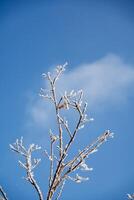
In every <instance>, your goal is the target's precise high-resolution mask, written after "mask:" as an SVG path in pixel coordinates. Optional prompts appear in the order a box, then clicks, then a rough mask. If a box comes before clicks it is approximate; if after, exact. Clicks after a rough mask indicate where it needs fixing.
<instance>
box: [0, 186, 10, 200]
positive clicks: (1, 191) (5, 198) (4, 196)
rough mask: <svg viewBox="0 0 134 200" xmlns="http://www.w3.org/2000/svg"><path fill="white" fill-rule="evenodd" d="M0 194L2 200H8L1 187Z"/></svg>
mask: <svg viewBox="0 0 134 200" xmlns="http://www.w3.org/2000/svg"><path fill="white" fill-rule="evenodd" d="M0 193H1V194H2V197H3V198H4V200H8V198H7V195H6V193H5V191H4V190H3V188H2V186H0Z"/></svg>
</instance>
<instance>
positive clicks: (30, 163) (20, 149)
mask: <svg viewBox="0 0 134 200" xmlns="http://www.w3.org/2000/svg"><path fill="white" fill-rule="evenodd" d="M10 148H11V150H12V151H14V152H16V153H18V154H20V155H22V156H24V158H25V163H24V162H22V161H20V160H19V161H18V162H19V164H20V166H21V167H22V168H24V169H25V170H26V177H25V179H26V180H27V181H28V182H30V183H31V184H32V185H33V187H34V188H35V190H36V192H37V194H38V196H39V200H43V194H42V192H41V189H40V187H39V185H38V184H37V182H36V180H35V178H34V172H33V170H34V169H35V168H36V167H37V166H38V164H39V163H40V161H41V159H36V158H34V159H32V153H33V152H34V151H37V150H39V149H41V147H39V146H38V145H35V144H30V145H29V147H28V149H26V148H25V146H24V145H23V138H22V137H21V139H20V140H18V139H17V140H16V142H15V143H13V144H10Z"/></svg>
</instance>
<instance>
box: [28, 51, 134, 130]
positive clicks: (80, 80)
mask: <svg viewBox="0 0 134 200" xmlns="http://www.w3.org/2000/svg"><path fill="white" fill-rule="evenodd" d="M68 71H69V72H68ZM133 83H134V68H133V67H132V66H130V65H128V64H125V63H124V62H123V60H122V59H121V58H120V57H119V56H116V55H113V54H109V55H107V56H105V57H104V58H102V59H100V60H98V61H96V62H93V63H89V64H88V63H87V64H82V65H79V66H78V67H76V68H73V69H71V67H70V68H69V69H68V68H67V71H66V72H65V74H64V75H63V76H62V78H61V79H60V80H59V82H58V87H59V91H60V93H62V92H63V91H64V90H67V91H70V90H72V89H76V90H78V89H83V90H84V93H85V97H86V101H87V102H88V103H89V107H90V110H91V109H92V110H94V109H96V108H99V107H100V105H101V106H102V107H105V106H111V104H113V103H114V104H119V103H120V105H123V103H124V102H126V101H127V99H128V97H129V95H130V93H132V92H133V91H132V85H133ZM39 98H40V97H39ZM50 112H51V107H49V106H48V104H47V106H46V105H45V102H42V101H41V100H37V101H35V102H33V104H32V106H31V107H30V108H29V113H30V115H31V122H32V123H33V124H34V123H35V124H38V125H39V126H40V125H42V124H44V125H45V124H48V123H50V121H51V120H50V118H48V115H49V114H50Z"/></svg>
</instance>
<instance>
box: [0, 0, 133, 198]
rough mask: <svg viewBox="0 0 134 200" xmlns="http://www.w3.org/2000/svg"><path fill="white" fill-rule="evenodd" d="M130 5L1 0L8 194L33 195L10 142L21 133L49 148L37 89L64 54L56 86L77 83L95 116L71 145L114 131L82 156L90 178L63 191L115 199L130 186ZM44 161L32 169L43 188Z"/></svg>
mask: <svg viewBox="0 0 134 200" xmlns="http://www.w3.org/2000/svg"><path fill="white" fill-rule="evenodd" d="M133 9H134V3H133V1H131V0H128V1H123V0H122V1H120V0H119V1H118V2H116V1H114V0H113V1H110V0H108V1H104V0H103V1H102V0H100V1H99V0H98V1H97V0H96V1H93V0H87V1H86V0H83V1H75V0H74V1H73V0H68V1H66V0H63V1H60V0H55V1H53V0H51V1H48V0H46V1H43V0H42V1H41V0H40V1H35V0H33V1H32V0H27V1H25V0H23V1H21V0H20V1H19V0H18V1H15V0H12V1H9V0H4V1H2V0H1V1H0V24H1V25H0V74H1V78H0V91H1V98H0V110H1V112H0V122H1V123H0V134H1V142H0V143H1V145H0V152H1V153H0V154H1V155H0V163H1V167H0V184H1V185H3V186H4V188H5V190H6V191H7V194H8V196H9V199H11V200H17V199H23V200H24V199H25V200H28V199H36V198H35V196H34V195H35V194H34V191H33V190H32V188H31V186H30V185H28V184H27V183H25V181H24V180H23V179H22V177H23V176H24V172H23V170H22V169H20V168H19V167H18V164H17V158H18V157H17V156H16V155H14V154H13V153H12V152H11V151H10V150H9V144H10V143H12V142H14V141H15V139H16V138H19V137H20V136H21V135H23V136H24V140H25V141H26V144H28V143H32V142H35V143H38V144H40V145H42V146H43V148H44V149H45V146H46V148H48V139H47V133H46V132H47V129H49V128H50V127H51V126H52V124H53V119H51V120H50V118H49V117H48V116H50V115H51V113H52V111H51V108H49V106H48V104H47V103H45V102H44V101H42V100H41V99H40V97H39V96H38V92H39V90H40V87H43V86H45V83H44V82H43V80H42V79H41V74H42V73H43V72H47V71H51V70H53V68H54V66H56V65H57V64H63V63H65V62H66V61H68V63H69V66H68V67H67V70H66V72H65V75H64V76H63V78H62V79H61V82H60V83H59V88H60V90H61V91H62V90H64V89H68V90H70V89H73V88H75V89H81V88H83V90H84V92H85V96H86V100H87V102H88V104H89V109H88V114H89V115H91V116H92V117H93V118H94V119H95V120H94V122H92V124H89V125H87V126H86V128H85V130H83V133H81V134H83V135H84V136H83V137H82V138H85V139H82V138H79V140H78V142H77V144H76V145H77V146H79V145H80V142H81V141H82V142H83V144H84V143H86V142H87V141H89V142H90V141H92V140H93V139H94V138H95V137H96V136H98V135H99V134H101V133H102V132H103V131H104V130H106V129H110V130H112V131H113V132H114V133H115V138H114V139H113V140H110V141H108V142H107V143H106V144H105V145H104V146H103V147H101V148H100V150H99V152H98V153H96V154H94V156H92V158H90V160H89V161H88V163H89V164H90V165H91V166H92V167H93V168H94V170H93V172H90V174H89V178H90V180H89V181H88V182H86V183H82V184H81V185H79V184H74V183H72V182H70V181H69V182H68V183H67V184H66V186H65V190H64V194H63V197H62V199H64V200H67V199H77V200H81V199H82V198H84V199H92V200H102V199H103V200H104V199H109V200H113V199H114V200H122V199H126V194H127V193H133V192H134V187H133V185H134V160H133V153H134V145H133V140H134V133H133V115H134V114H133V113H134V106H133V101H134V89H133V85H134V56H133V54H134V53H133V52H134V40H133V37H134V14H133ZM47 169H48V164H47V163H46V159H44V161H43V162H42V164H41V166H40V167H39V170H40V171H39V172H38V171H37V174H36V175H37V177H38V181H39V182H40V184H41V187H42V188H44V191H46V190H47V175H46V174H45V171H46V170H47ZM42 173H44V175H42ZM87 175H88V174H87Z"/></svg>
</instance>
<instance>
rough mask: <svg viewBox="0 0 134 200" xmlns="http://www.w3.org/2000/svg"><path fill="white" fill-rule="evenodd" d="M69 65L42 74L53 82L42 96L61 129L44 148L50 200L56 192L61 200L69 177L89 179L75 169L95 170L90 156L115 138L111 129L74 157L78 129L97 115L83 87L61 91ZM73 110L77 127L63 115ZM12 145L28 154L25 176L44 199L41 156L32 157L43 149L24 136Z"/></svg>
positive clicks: (58, 129) (51, 136) (43, 91)
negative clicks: (39, 174)
mask: <svg viewBox="0 0 134 200" xmlns="http://www.w3.org/2000/svg"><path fill="white" fill-rule="evenodd" d="M66 65H67V63H65V64H64V65H60V66H57V67H56V72H55V73H50V72H48V73H46V74H42V76H43V78H45V79H46V80H47V82H48V83H49V84H48V88H46V89H44V88H41V90H40V96H41V97H42V98H43V99H47V100H49V101H50V103H51V104H53V106H54V112H55V118H56V125H57V128H56V129H57V130H55V131H54V133H53V132H52V130H50V131H49V137H50V149H49V150H48V151H47V150H45V151H44V153H45V155H46V156H47V157H48V160H49V162H50V165H49V178H48V179H49V183H48V192H47V195H46V200H52V199H53V198H54V197H55V195H56V199H55V200H59V198H60V196H61V194H62V191H63V187H64V185H65V181H67V180H68V179H69V180H72V181H75V182H76V183H81V182H83V181H87V180H88V179H89V178H88V177H83V176H81V175H79V174H78V173H77V172H75V171H77V170H78V169H80V170H82V171H92V170H93V168H92V167H89V166H88V165H87V163H86V159H87V158H88V157H89V156H90V155H91V154H93V153H94V152H96V151H98V148H99V147H100V146H101V145H102V144H103V143H104V142H106V141H107V140H108V139H109V138H110V137H113V133H112V132H110V131H109V130H107V131H105V132H104V133H103V134H102V135H100V136H99V137H98V138H96V139H95V140H94V141H93V142H92V143H90V142H89V144H88V145H87V146H86V147H85V148H84V149H83V150H79V151H78V152H77V153H76V154H75V155H74V156H72V155H71V148H73V147H74V146H75V145H74V141H75V140H76V139H77V134H78V132H79V131H80V130H81V129H82V128H84V126H85V124H86V123H87V122H91V121H93V118H90V117H89V118H88V115H87V103H86V102H85V101H84V98H83V95H84V94H83V91H82V90H79V91H74V90H72V91H71V92H67V91H65V92H64V93H63V94H60V91H59V92H58V90H57V85H56V83H57V81H58V79H59V78H60V76H61V75H62V74H63V72H64V71H65V68H66ZM70 110H71V111H73V112H74V113H75V114H76V118H75V120H74V124H73V125H74V126H73V128H72V127H71V123H70V120H68V119H66V118H65V116H63V115H64V114H65V112H64V111H68V112H69V111H70ZM10 148H11V149H12V150H13V151H14V152H16V153H18V154H20V155H22V156H23V157H24V159H25V162H22V161H19V164H20V166H21V167H23V168H24V169H25V171H26V178H25V179H26V180H27V181H29V182H30V183H31V184H32V185H33V187H34V188H35V190H36V191H37V193H38V196H39V199H40V200H43V194H42V192H41V190H40V188H39V186H38V184H37V182H36V180H35V178H34V172H33V170H34V169H35V168H36V167H37V166H38V164H39V162H40V159H32V153H33V152H34V151H36V150H39V149H40V147H38V145H35V144H31V145H30V146H29V148H28V149H27V148H26V147H25V146H24V145H23V138H21V139H20V140H18V139H17V140H16V142H15V143H14V144H12V145H10ZM75 173H76V174H75ZM72 174H73V176H72ZM129 197H130V196H129Z"/></svg>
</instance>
